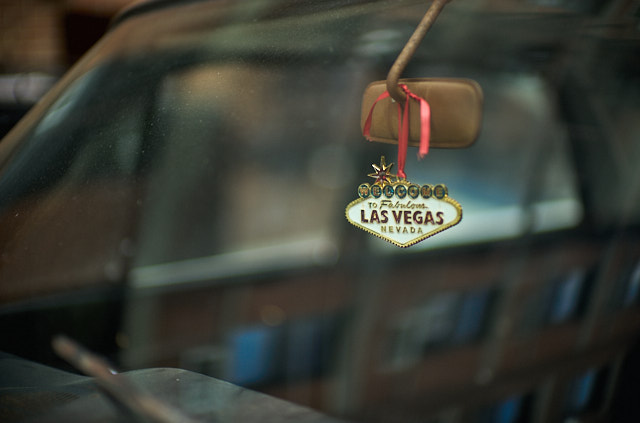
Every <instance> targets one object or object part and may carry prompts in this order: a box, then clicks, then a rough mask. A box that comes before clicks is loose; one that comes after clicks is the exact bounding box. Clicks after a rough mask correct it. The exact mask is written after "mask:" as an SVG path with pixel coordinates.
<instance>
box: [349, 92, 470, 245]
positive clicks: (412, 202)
mask: <svg viewBox="0 0 640 423" xmlns="http://www.w3.org/2000/svg"><path fill="white" fill-rule="evenodd" d="M400 88H401V89H402V90H403V91H404V93H405V94H406V100H405V103H404V106H403V105H401V104H398V170H397V174H393V173H391V171H392V169H393V166H394V163H391V164H389V165H387V163H386V161H385V157H384V156H382V157H381V159H380V164H379V165H376V164H372V167H373V169H374V172H372V173H369V174H368V176H369V177H370V178H373V179H374V181H373V182H372V183H369V182H366V183H362V184H360V185H359V186H358V197H359V198H357V199H356V200H354V201H352V202H351V203H349V205H348V206H347V209H346V212H345V214H346V217H347V220H348V221H349V222H350V223H351V224H353V225H354V226H356V227H358V228H360V229H362V230H364V231H366V232H368V233H370V234H372V235H375V236H377V237H379V238H382V239H384V240H385V241H388V242H390V243H392V244H394V245H397V246H398V247H409V246H411V245H414V244H416V243H418V242H420V241H423V240H425V239H427V238H429V237H430V236H433V235H435V234H437V233H440V232H442V231H444V230H446V229H449V228H451V227H452V226H455V225H457V224H458V223H459V222H460V220H462V207H461V206H460V204H459V203H458V202H457V201H455V200H454V199H453V198H451V197H449V192H448V189H447V187H446V186H445V185H443V184H437V185H430V184H424V185H418V184H414V183H412V182H410V181H408V180H407V176H406V174H405V172H404V165H405V162H406V156H407V147H408V137H409V116H410V114H409V107H410V103H411V101H416V102H418V104H419V106H420V127H421V131H420V144H419V152H418V157H419V158H422V157H424V156H425V155H426V154H427V153H428V151H429V137H430V125H431V110H430V107H429V104H428V103H427V102H426V100H424V99H423V98H421V97H418V96H416V95H415V94H413V93H412V92H411V91H410V90H409V88H408V87H407V86H406V85H404V84H400ZM388 97H389V93H388V92H386V91H385V92H384V93H383V94H381V95H380V96H379V97H378V99H377V100H376V101H375V102H374V103H373V106H372V107H371V110H370V112H369V116H368V117H367V120H366V121H365V124H364V128H363V134H364V135H365V137H367V138H368V137H369V131H370V128H371V116H372V114H373V109H374V108H375V106H376V104H377V103H378V102H379V101H381V100H384V99H386V98H388Z"/></svg>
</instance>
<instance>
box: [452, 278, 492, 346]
mask: <svg viewBox="0 0 640 423" xmlns="http://www.w3.org/2000/svg"><path fill="white" fill-rule="evenodd" d="M490 299H491V291H490V290H485V291H479V292H472V293H469V294H467V295H466V296H465V298H464V300H463V302H462V307H461V309H460V316H459V318H458V323H457V326H456V329H455V332H454V334H453V340H454V342H456V343H466V342H472V341H474V340H475V339H477V337H478V336H479V335H480V333H481V332H482V329H483V327H484V323H485V321H486V313H487V308H488V306H489V302H490V301H489V300H490Z"/></svg>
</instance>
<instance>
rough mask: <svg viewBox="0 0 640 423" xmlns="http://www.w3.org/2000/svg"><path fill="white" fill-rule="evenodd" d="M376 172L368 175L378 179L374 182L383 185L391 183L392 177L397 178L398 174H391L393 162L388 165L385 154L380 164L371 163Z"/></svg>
mask: <svg viewBox="0 0 640 423" xmlns="http://www.w3.org/2000/svg"><path fill="white" fill-rule="evenodd" d="M371 166H372V167H373V169H374V170H375V172H373V173H370V174H368V175H367V176H369V177H371V178H374V179H375V180H376V181H375V182H374V184H378V185H381V186H385V185H387V184H391V178H396V175H393V174H391V173H390V172H391V168H392V167H393V163H391V164H390V165H389V166H387V164H386V162H385V160H384V156H382V157H381V158H380V166H377V165H375V164H372V165H371Z"/></svg>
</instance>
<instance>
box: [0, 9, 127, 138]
mask: <svg viewBox="0 0 640 423" xmlns="http://www.w3.org/2000/svg"><path fill="white" fill-rule="evenodd" d="M139 1H140V0H23V1H15V0H0V137H1V136H3V135H4V134H5V133H6V132H7V131H9V129H11V127H12V126H13V125H14V124H15V123H16V122H17V121H18V120H19V119H20V117H22V115H24V113H26V111H27V110H29V108H30V107H31V106H32V105H33V104H34V103H35V102H36V101H37V100H38V98H40V96H41V95H42V94H44V92H46V90H48V89H49V88H50V87H51V85H52V84H53V83H54V82H55V81H56V80H57V78H58V77H59V76H61V75H62V74H63V73H64V72H65V71H66V70H67V69H68V68H69V67H70V66H71V65H72V64H73V63H74V62H75V61H76V60H78V58H80V56H82V54H83V53H84V52H85V51H87V50H88V49H89V47H91V46H92V45H93V44H94V43H95V42H96V41H97V40H98V39H99V38H100V37H101V36H102V34H104V32H105V31H106V29H107V27H108V25H109V20H110V19H111V18H112V17H113V15H114V14H116V13H117V12H118V11H119V10H121V9H122V8H124V7H126V6H129V5H132V4H133V3H137V2H139Z"/></svg>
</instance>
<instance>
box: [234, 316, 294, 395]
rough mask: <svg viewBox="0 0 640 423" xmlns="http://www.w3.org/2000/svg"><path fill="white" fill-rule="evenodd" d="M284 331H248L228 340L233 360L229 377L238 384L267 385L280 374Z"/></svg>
mask: <svg viewBox="0 0 640 423" xmlns="http://www.w3.org/2000/svg"><path fill="white" fill-rule="evenodd" d="M280 334H281V331H280V330H278V328H274V327H270V326H260V327H252V328H245V329H242V330H238V331H236V332H235V333H233V334H232V335H231V337H230V339H229V344H230V350H231V361H230V367H229V375H228V378H229V380H230V381H231V382H233V383H235V384H238V385H253V384H257V383H261V382H267V381H269V380H270V379H272V378H274V377H275V376H276V373H277V368H278V366H277V364H278V362H277V359H278V356H280V355H281V354H279V349H280V345H281V343H280V339H281V336H280Z"/></svg>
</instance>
